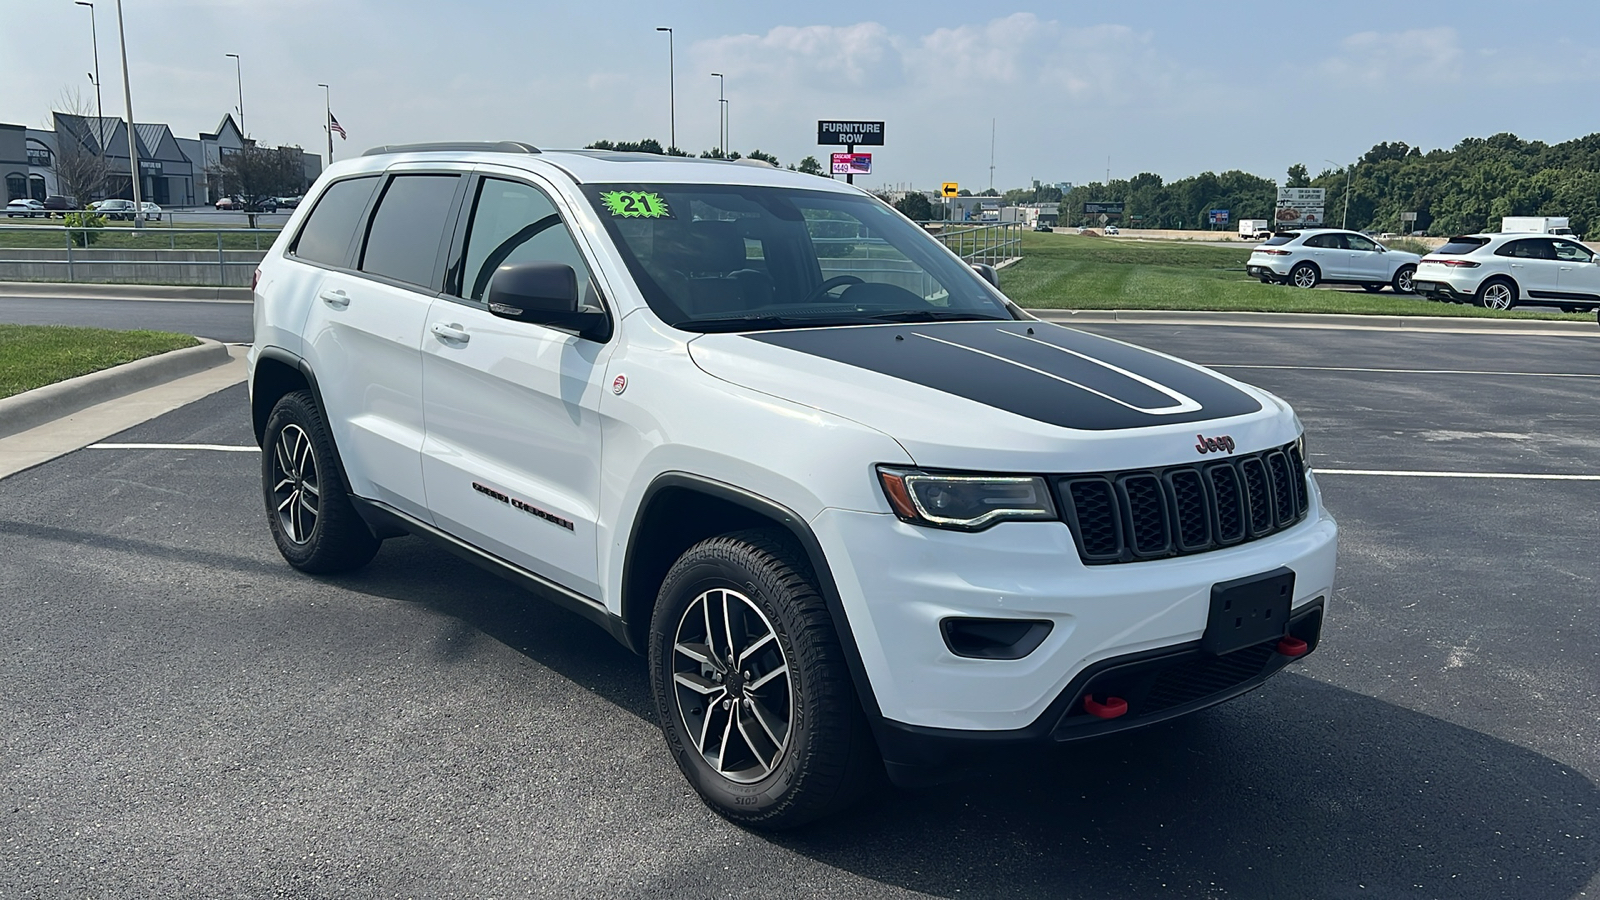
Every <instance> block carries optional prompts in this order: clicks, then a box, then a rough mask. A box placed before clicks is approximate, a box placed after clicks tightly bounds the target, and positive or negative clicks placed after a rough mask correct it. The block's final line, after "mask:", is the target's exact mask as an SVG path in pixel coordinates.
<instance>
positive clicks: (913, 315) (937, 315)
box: [868, 309, 1014, 322]
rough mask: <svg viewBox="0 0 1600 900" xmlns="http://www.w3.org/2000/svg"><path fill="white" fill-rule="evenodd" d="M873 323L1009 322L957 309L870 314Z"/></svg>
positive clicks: (1009, 320)
mask: <svg viewBox="0 0 1600 900" xmlns="http://www.w3.org/2000/svg"><path fill="white" fill-rule="evenodd" d="M868 318H870V319H872V320H873V321H875V322H961V321H966V322H1011V321H1014V320H1012V319H1008V318H1004V317H1002V316H990V315H984V314H982V313H975V312H966V311H963V310H958V309H902V310H896V311H895V312H884V313H872V314H871V315H869V316H868Z"/></svg>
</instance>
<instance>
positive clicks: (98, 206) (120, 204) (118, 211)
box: [89, 199, 136, 222]
mask: <svg viewBox="0 0 1600 900" xmlns="http://www.w3.org/2000/svg"><path fill="white" fill-rule="evenodd" d="M89 209H91V210H93V211H94V212H97V213H99V214H100V215H102V216H105V217H106V218H108V219H111V220H112V221H122V220H126V221H129V222H132V221H133V220H134V210H135V209H136V207H135V206H134V205H133V201H132V200H117V199H111V200H100V201H97V202H95V203H91V204H89Z"/></svg>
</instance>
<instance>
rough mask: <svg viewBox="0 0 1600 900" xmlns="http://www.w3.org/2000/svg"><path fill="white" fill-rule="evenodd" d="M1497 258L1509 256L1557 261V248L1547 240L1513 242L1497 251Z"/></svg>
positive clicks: (1535, 239) (1533, 239)
mask: <svg viewBox="0 0 1600 900" xmlns="http://www.w3.org/2000/svg"><path fill="white" fill-rule="evenodd" d="M1495 255H1496V256H1509V257H1512V258H1514V259H1555V258H1556V252H1555V248H1553V247H1551V246H1550V241H1549V239H1547V238H1532V239H1529V240H1522V241H1512V242H1510V243H1509V244H1506V245H1505V246H1503V247H1501V248H1500V249H1499V250H1496V251H1495Z"/></svg>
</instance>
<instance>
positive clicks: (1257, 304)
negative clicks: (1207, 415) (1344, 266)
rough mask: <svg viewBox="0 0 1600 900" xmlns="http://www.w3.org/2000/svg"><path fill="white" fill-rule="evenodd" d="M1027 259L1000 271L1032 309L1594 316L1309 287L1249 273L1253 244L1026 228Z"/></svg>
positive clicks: (1009, 287)
mask: <svg viewBox="0 0 1600 900" xmlns="http://www.w3.org/2000/svg"><path fill="white" fill-rule="evenodd" d="M1022 246H1023V258H1022V261H1021V262H1018V263H1015V264H1013V265H1011V266H1008V267H1006V269H1005V270H1004V271H1002V272H1001V273H1000V283H1001V285H1002V286H1003V287H1004V289H1005V292H1006V295H1007V296H1009V297H1010V298H1011V299H1012V300H1015V301H1016V302H1017V303H1018V304H1020V305H1022V306H1023V307H1026V308H1029V309H1172V310H1215V311H1227V312H1300V313H1352V314H1357V315H1392V316H1473V317H1483V318H1500V319H1507V318H1510V319H1565V320H1573V321H1583V320H1590V321H1592V320H1593V318H1594V316H1593V315H1592V314H1589V313H1571V314H1569V313H1563V312H1560V311H1556V310H1550V311H1545V310H1539V311H1532V310H1521V309H1514V310H1492V309H1479V308H1478V307H1476V306H1467V305H1462V304H1456V303H1438V302H1434V301H1431V300H1424V299H1422V298H1421V297H1416V296H1406V295H1400V294H1394V293H1391V292H1390V291H1388V290H1385V291H1384V292H1383V293H1381V294H1368V293H1365V292H1362V291H1355V292H1351V291H1348V290H1336V289H1324V288H1319V289H1316V290H1310V291H1308V290H1303V289H1300V288H1292V287H1288V286H1284V285H1272V284H1262V283H1260V282H1259V281H1257V280H1256V279H1254V278H1249V277H1247V276H1246V275H1245V274H1244V265H1245V260H1246V259H1248V258H1249V256H1250V249H1249V248H1248V247H1240V248H1233V247H1207V246H1195V245H1193V244H1188V243H1182V242H1176V241H1174V242H1158V241H1123V240H1115V239H1108V238H1104V237H1083V236H1078V235H1068V234H1044V233H1042V232H1038V233H1035V232H1027V233H1025V234H1024V235H1023V236H1022Z"/></svg>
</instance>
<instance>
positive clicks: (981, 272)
mask: <svg viewBox="0 0 1600 900" xmlns="http://www.w3.org/2000/svg"><path fill="white" fill-rule="evenodd" d="M972 270H973V271H974V272H977V273H978V277H980V278H982V279H983V280H984V281H987V282H989V284H991V285H993V287H994V289H995V290H997V291H998V290H1000V273H999V272H998V271H996V270H995V267H994V266H991V265H988V264H986V263H973V264H972Z"/></svg>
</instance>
